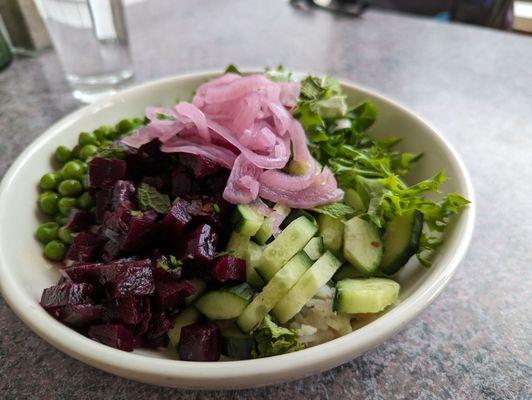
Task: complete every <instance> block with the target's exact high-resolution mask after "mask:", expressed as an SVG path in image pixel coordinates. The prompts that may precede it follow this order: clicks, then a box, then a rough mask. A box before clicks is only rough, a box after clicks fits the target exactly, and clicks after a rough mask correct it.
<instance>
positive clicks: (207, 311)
mask: <svg viewBox="0 0 532 400" xmlns="http://www.w3.org/2000/svg"><path fill="white" fill-rule="evenodd" d="M254 293H255V291H254V290H253V288H252V287H251V286H249V285H248V284H247V283H242V284H240V285H238V286H234V287H231V288H225V289H220V290H213V291H212V292H208V293H206V294H204V295H203V296H202V297H200V298H199V299H198V301H196V303H194V305H195V306H196V308H197V309H198V310H199V311H200V312H201V313H202V314H204V315H205V316H206V317H207V318H209V319H211V320H216V319H231V318H236V317H238V316H239V315H240V314H241V313H242V311H243V310H244V308H246V306H247V305H248V304H249V302H250V301H251V298H252V297H253V294H254Z"/></svg>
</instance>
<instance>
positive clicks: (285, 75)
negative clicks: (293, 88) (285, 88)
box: [264, 65, 292, 82]
mask: <svg viewBox="0 0 532 400" xmlns="http://www.w3.org/2000/svg"><path fill="white" fill-rule="evenodd" d="M264 75H266V77H267V78H268V79H270V80H271V81H273V82H291V81H292V73H291V72H290V71H287V70H286V69H284V67H283V66H282V65H279V66H278V67H277V68H276V69H270V68H266V71H265V72H264Z"/></svg>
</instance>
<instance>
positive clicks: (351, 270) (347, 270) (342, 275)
mask: <svg viewBox="0 0 532 400" xmlns="http://www.w3.org/2000/svg"><path fill="white" fill-rule="evenodd" d="M364 276H365V275H364V274H362V273H361V272H360V271H359V270H358V269H356V268H355V267H353V266H352V265H351V264H349V263H345V264H344V265H342V266H341V267H340V268H339V269H338V271H336V274H334V276H333V281H335V282H338V281H341V280H342V279H351V278H363V277H364Z"/></svg>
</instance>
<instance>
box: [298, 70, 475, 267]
mask: <svg viewBox="0 0 532 400" xmlns="http://www.w3.org/2000/svg"><path fill="white" fill-rule="evenodd" d="M295 115H296V118H297V119H298V120H299V121H300V122H301V124H302V125H303V127H304V128H305V131H306V133H307V137H308V140H309V148H310V150H311V153H312V155H313V156H314V157H315V158H316V160H318V161H319V162H320V163H321V164H323V165H326V166H328V167H329V168H331V170H332V171H333V173H334V175H335V176H336V179H337V180H338V182H339V184H340V186H341V187H342V188H343V189H344V190H345V189H350V188H351V189H356V190H357V191H358V192H359V193H360V192H361V191H362V192H364V193H366V194H367V199H366V203H367V210H364V212H363V213H362V215H361V217H362V218H364V219H366V220H368V221H371V222H372V223H373V224H375V225H376V226H377V227H378V228H384V227H386V225H387V224H388V223H389V222H390V221H391V220H392V219H393V218H394V217H395V216H396V215H402V214H404V213H405V212H407V211H410V210H419V211H420V212H422V213H423V215H424V220H425V224H424V227H423V232H422V235H421V239H420V247H419V251H418V253H417V257H418V259H419V261H420V262H421V263H422V264H423V265H425V266H430V265H431V261H430V259H431V255H432V253H433V252H434V250H436V249H437V247H438V246H439V244H440V243H441V240H440V233H441V232H442V231H443V230H444V229H445V227H446V225H447V223H448V222H449V217H450V216H451V215H452V214H456V213H458V212H459V211H460V209H461V208H462V207H463V206H465V205H466V204H468V203H469V201H468V200H467V199H465V198H463V197H462V196H460V195H459V194H457V193H449V194H446V195H445V196H443V198H441V199H440V200H432V199H431V198H429V197H427V195H429V194H430V193H440V186H441V185H442V184H443V183H444V182H445V181H446V180H447V177H446V176H445V172H444V171H440V172H438V173H437V174H436V175H434V176H432V177H430V178H428V179H426V180H424V181H421V182H418V183H415V184H413V185H409V184H407V183H406V182H405V180H404V179H403V178H404V177H405V175H407V174H408V173H409V172H410V170H411V168H412V166H413V165H414V164H415V163H416V162H417V161H418V160H419V159H420V158H421V157H422V154H413V153H403V152H400V151H398V150H395V146H396V145H397V144H398V143H399V142H400V141H401V139H400V138H396V137H389V138H386V139H380V140H379V139H375V138H373V137H372V136H371V135H370V134H369V133H368V130H369V128H371V126H372V125H373V124H374V122H375V120H376V118H377V108H376V106H375V105H374V104H373V103H372V102H370V101H366V102H364V103H362V104H360V105H358V106H356V107H354V108H348V106H347V102H346V96H345V94H343V92H342V89H341V86H340V84H339V82H338V81H336V80H335V79H333V78H330V77H325V78H318V77H314V76H308V77H307V78H305V79H304V80H303V81H302V82H301V96H300V100H299V102H298V104H297V108H296V112H295ZM314 211H316V212H322V213H326V214H329V215H331V216H333V217H338V216H340V215H341V214H342V213H345V214H347V213H348V212H349V210H348V209H347V208H345V207H342V206H340V205H338V204H332V205H327V206H323V207H319V208H316V209H315V210H314Z"/></svg>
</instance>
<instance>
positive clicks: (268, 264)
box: [255, 216, 318, 282]
mask: <svg viewBox="0 0 532 400" xmlns="http://www.w3.org/2000/svg"><path fill="white" fill-rule="evenodd" d="M299 218H305V219H306V220H307V221H308V224H310V225H309V226H308V228H310V229H309V233H310V237H309V238H308V240H307V241H306V242H305V243H304V244H303V246H301V247H300V248H298V249H296V251H294V252H293V254H291V255H290V256H289V257H285V258H286V260H284V262H281V263H278V262H276V261H274V260H272V258H273V256H272V255H271V254H270V252H271V251H272V250H271V249H272V248H273V250H275V252H277V250H278V249H277V248H278V247H286V246H283V245H282V244H279V243H282V242H278V240H285V237H284V235H287V234H288V233H285V232H286V231H287V229H288V227H286V228H285V229H284V230H283V231H282V232H281V233H280V234H279V236H278V237H277V238H276V239H275V240H274V241H273V242H271V243H270V244H268V245H267V246H266V247H265V249H264V252H263V254H262V257H261V259H260V261H259V265H258V266H257V267H256V268H255V270H256V271H257V273H258V274H259V275H260V277H261V278H262V279H263V280H264V281H265V282H268V281H269V280H270V279H271V278H273V276H274V275H275V273H277V271H279V270H280V269H281V268H282V267H283V266H284V265H285V264H286V263H287V262H288V261H290V259H291V258H292V257H293V256H295V255H296V254H297V253H299V252H300V251H301V250H302V249H303V248H304V247H305V246H306V244H307V243H308V242H309V241H310V239H312V237H313V236H314V235H315V234H316V232H317V231H318V226H317V224H314V221H313V220H310V219H308V218H307V217H306V216H301V217H299ZM296 221H297V219H296V220H294V221H292V222H291V223H290V224H292V223H293V222H296ZM283 234H284V235H283ZM279 257H280V255H277V256H276V257H275V259H278V258H279ZM274 269H275V271H273V270H274Z"/></svg>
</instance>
